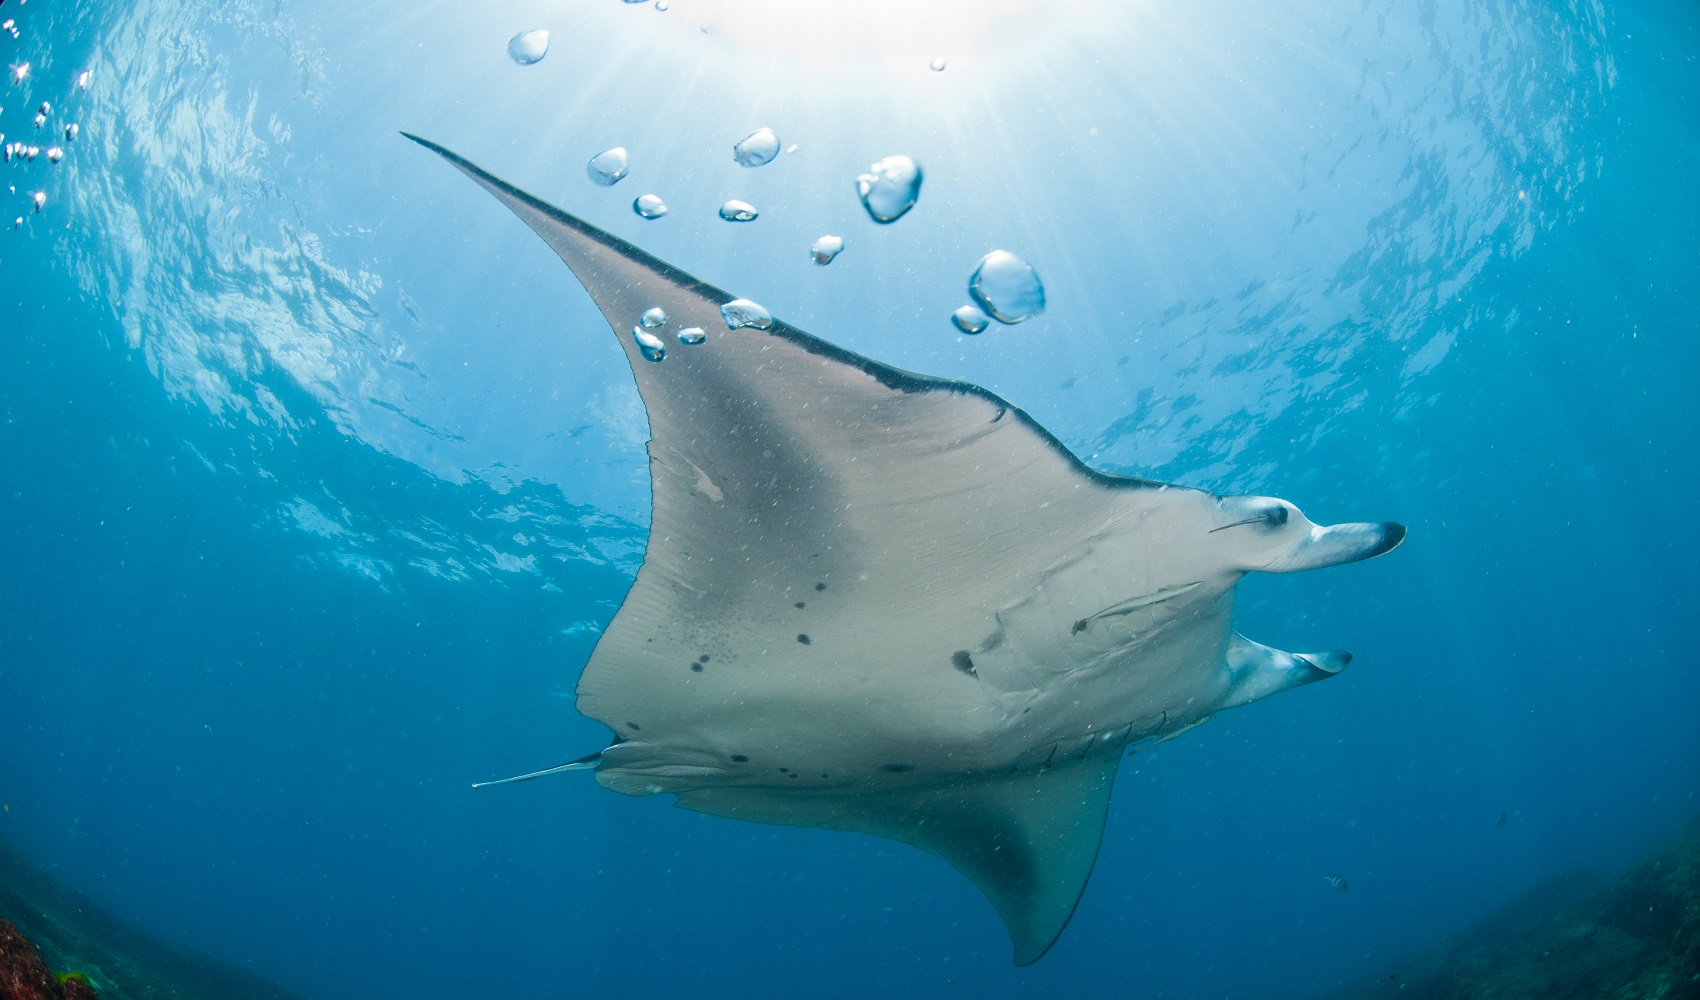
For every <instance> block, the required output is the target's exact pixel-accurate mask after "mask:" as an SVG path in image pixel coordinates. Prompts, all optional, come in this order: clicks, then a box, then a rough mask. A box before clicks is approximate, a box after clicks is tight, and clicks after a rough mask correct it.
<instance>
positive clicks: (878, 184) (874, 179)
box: [856, 155, 921, 223]
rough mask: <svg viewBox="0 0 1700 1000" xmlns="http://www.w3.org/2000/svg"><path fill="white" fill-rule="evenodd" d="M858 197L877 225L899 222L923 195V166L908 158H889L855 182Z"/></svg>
mask: <svg viewBox="0 0 1700 1000" xmlns="http://www.w3.org/2000/svg"><path fill="white" fill-rule="evenodd" d="M856 193H857V194H858V195H860V196H861V199H862V207H863V208H865V209H867V210H868V215H869V217H870V218H872V219H873V220H874V221H875V222H879V223H892V222H896V221H897V220H898V219H901V218H903V214H904V213H905V212H907V211H909V210H910V209H911V208H914V207H915V199H916V198H918V197H920V195H921V165H920V164H919V163H916V162H915V161H914V160H912V159H910V158H909V157H907V156H901V155H899V156H888V157H886V158H885V159H883V160H880V161H879V162H878V163H875V164H874V165H873V166H871V167H869V168H868V173H865V174H861V175H860V176H858V177H857V178H856Z"/></svg>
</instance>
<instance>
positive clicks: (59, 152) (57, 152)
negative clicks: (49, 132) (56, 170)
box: [47, 146, 65, 163]
mask: <svg viewBox="0 0 1700 1000" xmlns="http://www.w3.org/2000/svg"><path fill="white" fill-rule="evenodd" d="M64 158H65V151H64V150H63V149H60V148H59V147H58V146H49V147H47V162H49V163H58V162H59V161H60V160H63V159H64Z"/></svg>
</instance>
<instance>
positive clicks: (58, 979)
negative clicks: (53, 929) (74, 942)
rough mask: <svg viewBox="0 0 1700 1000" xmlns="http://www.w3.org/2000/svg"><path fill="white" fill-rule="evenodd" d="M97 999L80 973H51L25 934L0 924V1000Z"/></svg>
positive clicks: (4, 922) (7, 924) (92, 988)
mask: <svg viewBox="0 0 1700 1000" xmlns="http://www.w3.org/2000/svg"><path fill="white" fill-rule="evenodd" d="M98 996H99V994H97V993H96V992H95V991H94V987H92V986H90V985H89V979H88V977H87V976H85V975H83V974H82V973H80V972H61V973H58V974H54V973H51V972H48V971H47V963H46V962H43V961H42V960H41V953H40V952H38V951H36V950H35V945H33V944H30V940H29V938H27V937H24V932H23V931H20V930H18V929H17V928H16V927H14V926H13V925H12V924H11V923H10V922H8V921H5V920H0V1000H92V998H94V997H98Z"/></svg>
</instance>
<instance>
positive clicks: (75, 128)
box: [65, 122, 82, 142]
mask: <svg viewBox="0 0 1700 1000" xmlns="http://www.w3.org/2000/svg"><path fill="white" fill-rule="evenodd" d="M81 131H82V127H81V126H79V125H78V124H77V123H76V122H72V123H71V124H69V125H67V126H65V141H66V142H70V141H71V140H72V139H75V138H76V137H77V133H78V132H81Z"/></svg>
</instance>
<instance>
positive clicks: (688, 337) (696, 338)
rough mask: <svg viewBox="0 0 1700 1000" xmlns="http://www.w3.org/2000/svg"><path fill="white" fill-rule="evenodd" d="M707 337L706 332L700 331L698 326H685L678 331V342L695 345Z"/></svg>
mask: <svg viewBox="0 0 1700 1000" xmlns="http://www.w3.org/2000/svg"><path fill="white" fill-rule="evenodd" d="M707 339H708V334H706V333H703V332H702V327H700V326H687V327H685V328H684V329H683V330H680V331H679V343H681V344H686V345H689V346H691V347H695V346H696V345H697V344H700V343H702V342H703V341H705V340H707Z"/></svg>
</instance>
